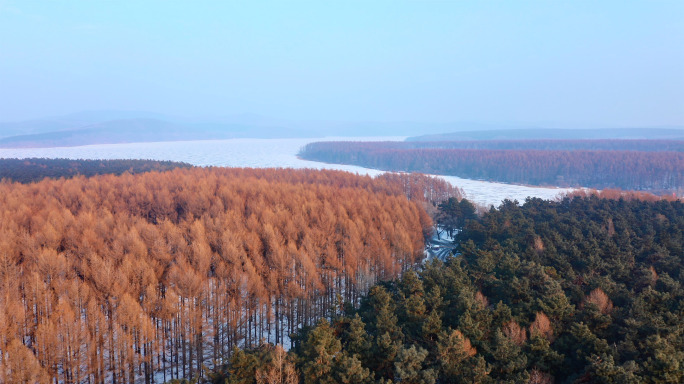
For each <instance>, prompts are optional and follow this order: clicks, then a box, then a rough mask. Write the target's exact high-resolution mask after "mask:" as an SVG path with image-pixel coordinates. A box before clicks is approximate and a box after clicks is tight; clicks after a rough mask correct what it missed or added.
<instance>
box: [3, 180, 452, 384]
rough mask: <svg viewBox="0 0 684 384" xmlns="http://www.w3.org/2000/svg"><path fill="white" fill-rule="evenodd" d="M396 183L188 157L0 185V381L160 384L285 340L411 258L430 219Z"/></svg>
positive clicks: (413, 260)
mask: <svg viewBox="0 0 684 384" xmlns="http://www.w3.org/2000/svg"><path fill="white" fill-rule="evenodd" d="M402 180H404V178H399V179H397V178H395V177H386V178H377V179H374V178H371V177H367V176H357V175H353V174H350V173H346V172H339V171H315V170H282V169H280V170H277V169H227V168H193V169H177V170H173V171H170V172H165V173H158V172H151V173H145V174H137V175H130V174H124V175H121V176H114V175H104V176H97V177H93V178H84V177H76V178H73V179H69V180H65V179H60V180H43V181H41V182H38V183H34V184H28V185H22V184H17V183H8V182H3V183H0V207H1V208H0V234H1V236H0V375H4V376H2V377H0V381H1V382H22V381H30V382H42V381H45V380H43V379H46V380H49V381H51V382H64V383H75V382H92V383H101V382H117V383H133V382H136V381H144V382H150V381H151V379H152V377H153V376H154V375H155V373H157V374H158V375H159V377H160V378H161V379H162V380H164V381H166V380H170V379H172V378H177V377H193V376H195V375H196V374H198V373H200V372H201V369H202V365H203V364H206V363H209V362H211V361H217V362H219V363H220V362H221V360H220V359H221V358H223V357H225V356H228V355H229V352H230V351H231V350H232V348H233V347H234V346H253V345H258V344H259V343H261V341H262V340H263V339H265V341H267V342H273V343H283V342H284V341H285V339H286V337H288V335H289V334H292V333H293V332H295V331H296V329H297V328H298V327H300V326H302V325H311V324H313V323H314V322H315V321H316V320H317V319H318V318H320V317H321V316H325V315H326V314H328V313H329V309H330V308H331V306H333V305H335V302H336V300H337V297H338V295H340V296H342V297H343V298H344V300H346V301H349V302H351V303H357V302H358V300H359V298H360V295H361V294H363V293H364V291H365V290H366V289H368V287H369V286H370V285H371V284H373V283H375V282H376V281H377V280H380V279H389V278H393V277H396V276H398V275H399V274H400V273H401V272H402V271H405V270H407V269H408V268H410V267H412V266H413V265H414V264H415V263H417V262H418V261H420V259H421V258H422V251H423V236H424V232H425V231H426V229H429V228H431V226H432V223H431V222H430V219H429V217H428V216H427V214H425V212H424V210H423V208H422V206H421V204H419V202H418V201H410V200H409V199H407V197H406V195H405V192H406V185H405V184H403V183H402V182H401V181H402ZM411 180H413V179H411ZM420 180H421V179H420V178H418V179H415V182H414V181H411V183H410V185H414V186H419V187H418V188H423V190H424V195H425V194H426V193H427V192H425V188H428V187H426V186H428V185H432V184H434V183H432V182H431V181H420ZM435 185H437V184H435ZM411 188H412V189H415V187H411ZM440 188H442V187H439V186H435V187H434V188H432V189H431V191H432V192H430V193H432V194H435V195H438V194H448V193H450V192H448V191H446V192H445V191H442V190H441V189H440ZM440 191H441V192H440ZM425 196H427V195H425ZM426 198H427V197H426ZM27 346H28V347H27ZM21 366H24V367H27V369H28V368H29V367H30V370H31V372H30V375H29V372H19V371H17V367H21ZM27 375H28V376H27Z"/></svg>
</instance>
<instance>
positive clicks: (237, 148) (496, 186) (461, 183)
mask: <svg viewBox="0 0 684 384" xmlns="http://www.w3.org/2000/svg"><path fill="white" fill-rule="evenodd" d="M323 140H325V141H334V140H340V141H341V140H344V141H350V140H351V141H354V140H358V141H400V140H404V137H363V138H350V137H328V138H325V139H321V138H312V139H231V140H201V141H172V142H157V143H129V144H100V145H85V146H80V147H57V148H19V149H6V148H0V158H27V157H45V158H68V159H151V160H171V161H183V162H186V163H190V164H194V165H199V166H210V165H212V166H222V167H253V168H269V167H280V168H316V169H338V170H343V171H349V172H353V173H358V174H363V175H366V174H367V175H371V176H375V175H378V174H381V173H383V172H382V171H378V170H375V169H369V168H363V167H357V166H354V165H341V164H327V163H319V162H316V161H307V160H302V159H299V158H297V153H298V152H299V149H300V148H302V147H303V146H304V145H306V144H308V143H311V142H314V141H323ZM440 177H442V178H444V179H445V180H447V181H449V182H450V183H451V184H453V185H455V186H457V187H460V188H462V189H463V190H464V191H465V193H466V197H467V198H468V199H470V200H472V201H475V202H477V203H479V204H483V205H486V206H489V205H495V206H497V205H499V203H500V202H501V201H502V200H504V199H511V200H513V199H515V200H518V201H523V200H525V198H526V197H528V196H532V197H540V198H543V199H553V198H554V197H556V196H558V194H559V193H562V192H567V191H570V190H571V189H564V188H545V187H527V186H521V185H512V184H502V183H491V182H486V181H479V180H469V179H461V178H459V177H455V176H440Z"/></svg>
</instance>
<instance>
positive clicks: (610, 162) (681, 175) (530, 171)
mask: <svg viewBox="0 0 684 384" xmlns="http://www.w3.org/2000/svg"><path fill="white" fill-rule="evenodd" d="M299 155H300V157H302V158H304V159H307V160H315V161H323V162H328V163H338V164H352V165H359V166H363V167H368V168H375V169H381V170H386V171H402V172H422V173H427V174H438V175H450V176H458V177H462V178H468V179H481V180H488V181H499V182H506V183H515V184H528V185H553V186H560V187H587V188H596V189H605V188H620V189H625V190H646V191H652V192H655V193H659V194H664V193H673V192H674V193H676V194H679V195H680V196H681V195H682V193H683V191H684V141H677V140H671V141H670V140H481V141H451V142H450V141H446V142H421V141H407V142H341V141H338V142H316V143H310V144H308V145H306V146H305V147H304V148H303V149H302V151H301V152H300V154H299Z"/></svg>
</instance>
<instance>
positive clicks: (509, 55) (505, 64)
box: [0, 0, 684, 126]
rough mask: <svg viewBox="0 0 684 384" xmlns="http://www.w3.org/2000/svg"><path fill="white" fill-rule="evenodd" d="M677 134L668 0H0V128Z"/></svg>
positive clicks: (677, 52)
mask: <svg viewBox="0 0 684 384" xmlns="http://www.w3.org/2000/svg"><path fill="white" fill-rule="evenodd" d="M83 110H143V111H151V112H159V113H164V114H174V115H181V116H221V115H233V114H243V113H250V114H259V115H264V116H269V117H274V118H282V119H289V120H326V121H419V122H420V121H425V122H453V121H476V122H510V123H541V124H544V123H559V124H561V125H563V124H566V125H567V124H570V125H571V124H575V123H582V124H594V125H605V126H640V125H642V126H643V125H684V1H681V0H679V1H624V0H623V1H567V2H556V1H473V2H467V1H444V2H431V1H412V2H406V1H340V2H329V1H310V2H293V1H281V2H276V1H271V2H262V1H240V2H228V1H149V0H144V1H67V0H60V1H31V0H21V1H8V0H0V121H8V120H19V119H28V118H37V117H43V116H49V115H59V114H65V113H71V112H77V111H83Z"/></svg>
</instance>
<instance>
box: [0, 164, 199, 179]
mask: <svg viewBox="0 0 684 384" xmlns="http://www.w3.org/2000/svg"><path fill="white" fill-rule="evenodd" d="M191 166H192V165H190V164H188V163H182V162H177V161H162V160H134V159H113V160H83V159H79V160H75V159H46V158H25V159H14V158H7V159H0V180H7V181H16V182H18V183H24V184H26V183H32V182H36V181H40V180H43V179H44V178H50V179H58V178H60V177H64V178H71V177H75V176H85V177H91V176H96V175H106V174H113V175H120V174H122V173H125V172H128V173H132V174H136V173H143V172H152V171H157V172H164V171H169V170H172V169H175V168H189V167H191Z"/></svg>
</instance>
